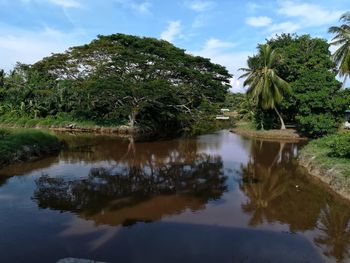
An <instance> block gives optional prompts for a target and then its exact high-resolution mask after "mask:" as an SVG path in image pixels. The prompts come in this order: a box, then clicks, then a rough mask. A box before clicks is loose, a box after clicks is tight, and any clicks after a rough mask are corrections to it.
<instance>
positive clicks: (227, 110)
mask: <svg viewBox="0 0 350 263" xmlns="http://www.w3.org/2000/svg"><path fill="white" fill-rule="evenodd" d="M220 111H221V112H222V113H224V112H230V110H229V109H221V110H220Z"/></svg>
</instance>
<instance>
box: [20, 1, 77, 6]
mask: <svg viewBox="0 0 350 263" xmlns="http://www.w3.org/2000/svg"><path fill="white" fill-rule="evenodd" d="M21 1H22V3H24V4H30V3H33V2H36V3H38V4H39V3H41V4H42V3H50V4H54V5H57V6H60V7H62V8H77V7H81V3H80V2H79V0H21Z"/></svg>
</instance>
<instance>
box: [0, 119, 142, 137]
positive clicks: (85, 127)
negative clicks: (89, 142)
mask: <svg viewBox="0 0 350 263" xmlns="http://www.w3.org/2000/svg"><path fill="white" fill-rule="evenodd" d="M0 128H11V129H21V128H32V129H47V130H52V131H60V132H81V133H84V132H85V133H103V134H118V135H137V134H140V133H141V131H140V130H139V129H137V128H135V127H130V126H127V125H122V124H114V125H111V124H109V125H107V124H106V125H101V124H97V123H95V122H93V121H81V120H75V119H73V118H71V117H69V116H57V117H46V118H36V119H32V118H28V117H16V116H12V115H10V114H7V115H4V116H1V117H0Z"/></svg>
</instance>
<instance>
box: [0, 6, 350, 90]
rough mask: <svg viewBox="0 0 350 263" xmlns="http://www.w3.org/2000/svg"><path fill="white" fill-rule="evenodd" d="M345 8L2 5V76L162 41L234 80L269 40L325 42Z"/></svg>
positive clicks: (236, 87)
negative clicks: (91, 49) (95, 46)
mask: <svg viewBox="0 0 350 263" xmlns="http://www.w3.org/2000/svg"><path fill="white" fill-rule="evenodd" d="M346 11H350V6H349V0H333V1H330V0H328V1H325V0H319V1H311V0H310V1H298V0H288V1H282V0H266V1H262V0H255V1H253V0H252V1H243V0H216V1H215V0H98V1H97V0H95V1H92V0H0V68H5V69H6V70H9V69H11V67H12V66H13V65H14V64H15V62H16V61H20V62H23V63H33V62H35V61H37V60H39V59H41V58H42V57H44V56H47V55H50V53H52V52H62V51H64V50H65V49H67V48H68V47H70V46H72V45H79V44H84V43H87V42H89V41H91V40H92V39H93V38H95V37H96V35H98V34H112V33H125V34H133V35H140V36H151V37H156V38H162V39H165V40H168V41H170V42H172V43H174V44H175V45H176V46H179V47H181V48H184V49H186V50H187V51H188V52H189V53H192V54H196V55H201V56H205V57H209V58H211V59H212V61H214V62H216V63H220V64H222V65H224V66H226V67H227V68H228V69H229V71H230V72H231V73H232V74H234V75H235V78H234V79H233V80H232V85H233V90H234V91H242V84H241V82H240V81H239V80H237V78H236V77H237V76H239V72H237V69H238V68H240V67H244V66H245V62H246V59H247V56H248V55H251V54H253V53H254V52H255V48H256V45H257V43H262V42H264V40H265V39H266V38H269V37H271V36H273V35H275V34H278V33H281V32H286V33H293V32H296V33H298V34H304V33H308V34H310V35H312V36H315V37H322V38H325V39H327V40H329V39H331V35H329V34H328V33H327V30H328V27H329V26H331V25H336V24H338V19H339V17H340V15H341V14H343V13H344V12H346Z"/></svg>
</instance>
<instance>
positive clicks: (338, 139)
mask: <svg viewBox="0 0 350 263" xmlns="http://www.w3.org/2000/svg"><path fill="white" fill-rule="evenodd" d="M327 146H328V147H329V148H330V149H331V152H330V153H329V156H331V157H341V158H350V133H345V134H339V135H334V136H332V137H331V138H330V140H329V142H328V143H327Z"/></svg>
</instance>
